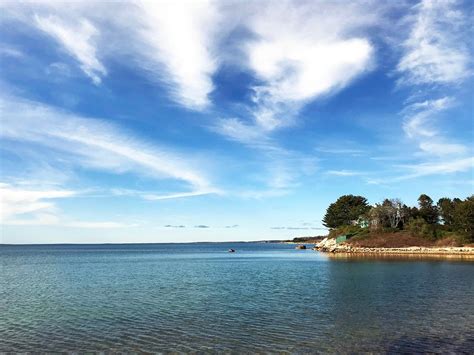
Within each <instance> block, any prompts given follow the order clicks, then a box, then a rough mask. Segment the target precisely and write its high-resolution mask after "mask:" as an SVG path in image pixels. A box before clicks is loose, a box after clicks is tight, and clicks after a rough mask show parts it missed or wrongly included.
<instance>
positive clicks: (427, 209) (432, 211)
mask: <svg viewBox="0 0 474 355" xmlns="http://www.w3.org/2000/svg"><path fill="white" fill-rule="evenodd" d="M418 206H419V209H418V212H419V215H420V217H421V218H423V219H424V220H425V221H426V223H428V224H436V223H438V219H439V215H438V208H437V207H436V206H434V205H433V200H432V199H431V197H429V196H428V195H425V194H422V195H420V197H418Z"/></svg>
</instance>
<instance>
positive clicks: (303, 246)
mask: <svg viewBox="0 0 474 355" xmlns="http://www.w3.org/2000/svg"><path fill="white" fill-rule="evenodd" d="M295 249H300V250H303V249H306V245H304V244H303V245H297V246H296V248H295Z"/></svg>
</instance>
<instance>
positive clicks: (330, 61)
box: [0, 0, 474, 243]
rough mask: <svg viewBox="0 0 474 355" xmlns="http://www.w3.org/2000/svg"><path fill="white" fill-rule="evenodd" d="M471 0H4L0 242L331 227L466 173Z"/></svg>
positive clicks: (447, 188)
mask: <svg viewBox="0 0 474 355" xmlns="http://www.w3.org/2000/svg"><path fill="white" fill-rule="evenodd" d="M473 15H474V2H473V1H469V0H466V1H455V0H443V1H435V0H423V1H388V0H386V1H369V0H367V1H351V2H347V1H337V0H332V1H328V0H326V1H307V2H306V1H303V0H301V1H274V0H273V1H265V0H263V1H232V0H227V1H224V0H222V1H201V0H196V1H176V0H175V1H155V2H147V1H121V2H105V1H99V2H96V1H83V2H80V1H77V2H60V1H35V2H30V1H28V2H22V1H8V0H7V1H2V2H0V119H1V126H0V140H1V141H0V142H1V144H0V168H1V171H0V191H1V195H0V196H1V197H0V217H1V227H0V243H128V242H130V243H142V242H189V241H229V240H234V241H236V240H262V239H289V238H293V237H296V236H308V235H324V234H325V233H327V231H326V229H325V228H324V226H323V225H322V222H321V220H322V218H323V216H324V213H325V210H326V208H327V206H328V205H329V204H330V203H331V202H334V201H335V200H336V199H337V198H338V197H339V196H341V195H344V194H354V195H362V196H365V197H366V198H367V199H368V201H369V202H370V203H371V204H374V203H377V202H381V201H382V200H383V199H384V198H400V199H401V200H402V201H403V202H404V203H406V204H408V205H415V204H416V200H417V198H418V196H419V195H420V194H422V193H426V194H428V195H430V196H431V197H432V198H433V200H435V201H437V200H438V199H439V198H441V197H444V196H447V197H460V198H465V197H467V196H470V195H472V194H473V193H474V148H473V141H474V117H473V102H474V91H473V75H472V74H473V66H472V50H473V47H474V44H473V40H472V38H474V33H473V32H474V31H473V26H472V24H473V23H474V21H473V17H474V16H473Z"/></svg>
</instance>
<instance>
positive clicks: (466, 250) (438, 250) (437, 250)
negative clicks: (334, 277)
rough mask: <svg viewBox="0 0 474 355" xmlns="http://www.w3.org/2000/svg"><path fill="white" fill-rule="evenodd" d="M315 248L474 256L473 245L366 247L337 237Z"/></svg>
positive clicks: (383, 252)
mask: <svg viewBox="0 0 474 355" xmlns="http://www.w3.org/2000/svg"><path fill="white" fill-rule="evenodd" d="M315 249H316V250H318V251H321V252H326V253H345V254H394V255H396V254H399V255H400V254H428V255H469V256H474V248H473V247H404V248H365V247H355V246H352V245H350V244H347V243H341V244H336V240H335V239H329V238H326V239H324V240H323V241H321V242H320V243H318V244H316V245H315Z"/></svg>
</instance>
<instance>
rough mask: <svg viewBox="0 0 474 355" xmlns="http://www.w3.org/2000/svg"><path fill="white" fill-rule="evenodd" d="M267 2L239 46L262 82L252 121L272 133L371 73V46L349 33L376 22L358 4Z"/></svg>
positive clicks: (252, 19)
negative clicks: (247, 38) (307, 106)
mask: <svg viewBox="0 0 474 355" xmlns="http://www.w3.org/2000/svg"><path fill="white" fill-rule="evenodd" d="M265 4H266V6H262V8H259V10H258V11H256V12H255V13H254V14H252V15H251V17H250V20H249V21H248V24H247V26H248V27H249V29H250V30H251V31H252V32H253V34H254V36H255V38H254V39H253V40H251V41H249V42H248V43H245V44H244V45H243V46H244V51H245V53H246V55H247V57H248V63H247V65H248V66H249V68H250V69H251V70H252V71H253V72H254V73H255V75H256V76H257V78H258V79H259V80H261V81H262V84H261V85H257V86H255V87H254V90H255V95H254V101H255V104H256V108H255V111H254V115H255V121H256V123H257V124H258V125H259V126H261V127H262V128H264V129H266V130H272V129H275V128H278V127H281V126H284V125H288V124H290V123H291V119H292V118H293V117H292V116H294V114H295V113H296V111H297V110H298V109H299V108H300V106H302V105H303V104H304V103H306V102H307V101H309V100H312V99H315V98H317V97H320V96H321V95H327V94H329V93H331V92H333V91H336V90H339V89H342V88H343V87H345V86H347V85H348V84H349V83H350V82H351V81H352V80H354V78H356V77H357V76H358V75H360V74H362V73H363V72H365V71H367V70H369V69H370V67H371V59H372V56H373V48H372V45H371V44H370V42H369V41H368V40H367V39H366V38H365V37H363V36H362V35H360V34H359V35H351V34H350V33H351V32H352V31H354V32H355V31H357V30H360V28H361V27H364V26H367V25H368V24H369V23H372V22H373V20H374V18H372V17H371V16H370V15H367V8H364V7H363V6H360V5H356V4H344V6H342V5H341V4H333V3H328V2H318V3H308V4H303V3H294V2H285V1H283V2H278V3H275V2H269V3H265ZM259 5H260V3H259ZM359 33H360V31H359Z"/></svg>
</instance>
